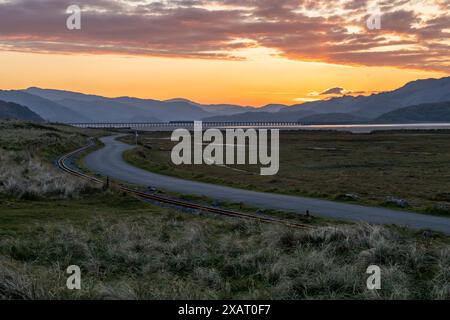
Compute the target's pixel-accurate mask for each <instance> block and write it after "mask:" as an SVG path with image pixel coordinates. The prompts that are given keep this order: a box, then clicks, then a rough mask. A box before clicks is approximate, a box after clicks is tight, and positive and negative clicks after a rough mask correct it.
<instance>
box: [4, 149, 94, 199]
mask: <svg viewBox="0 0 450 320" xmlns="http://www.w3.org/2000/svg"><path fill="white" fill-rule="evenodd" d="M0 163H1V166H0V194H3V195H6V196H13V197H18V198H25V199H36V198H39V197H58V198H61V197H62V198H68V197H78V196H79V195H80V194H81V193H86V192H88V191H90V190H92V189H93V187H92V186H91V185H90V184H89V183H88V182H86V181H83V180H80V179H76V178H73V177H70V176H68V175H67V174H64V173H62V172H60V171H58V169H56V168H55V167H54V166H51V165H49V164H47V163H44V162H41V161H40V160H38V159H36V158H34V157H32V156H31V155H30V154H29V153H25V152H11V151H6V150H3V149H0Z"/></svg>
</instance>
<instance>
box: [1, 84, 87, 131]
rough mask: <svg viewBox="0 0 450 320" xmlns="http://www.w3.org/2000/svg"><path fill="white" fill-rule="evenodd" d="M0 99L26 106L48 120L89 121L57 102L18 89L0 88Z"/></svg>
mask: <svg viewBox="0 0 450 320" xmlns="http://www.w3.org/2000/svg"><path fill="white" fill-rule="evenodd" d="M0 100H3V101H7V102H14V103H17V104H20V105H24V106H27V108H28V109H30V110H31V111H33V112H34V113H36V114H38V115H39V116H40V117H41V118H43V119H45V120H47V121H50V122H62V123H68V122H89V121H90V119H89V118H88V117H86V116H84V115H82V114H80V113H78V112H74V111H72V110H70V109H68V108H66V107H64V106H62V105H60V104H58V103H55V102H53V101H50V100H47V99H45V98H42V97H39V96H36V95H33V94H29V93H27V92H23V91H20V90H10V91H6V90H0Z"/></svg>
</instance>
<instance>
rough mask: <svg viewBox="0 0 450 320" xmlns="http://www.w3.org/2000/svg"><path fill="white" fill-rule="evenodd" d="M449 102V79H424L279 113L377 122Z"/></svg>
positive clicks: (296, 107)
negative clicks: (410, 109)
mask: <svg viewBox="0 0 450 320" xmlns="http://www.w3.org/2000/svg"><path fill="white" fill-rule="evenodd" d="M445 101H450V77H446V78H441V79H425V80H417V81H413V82H410V83H407V84H406V85H405V86H403V87H401V88H399V89H396V90H393V91H389V92H383V93H379V94H372V95H370V96H358V97H353V96H344V97H339V98H333V99H330V100H325V101H315V102H308V103H303V104H300V105H294V106H291V107H288V108H284V109H283V110H282V111H281V112H296V111H299V110H314V111H315V112H316V113H351V114H353V115H355V116H359V117H363V118H371V119H374V118H377V117H379V116H381V115H382V114H384V113H387V112H390V111H394V110H397V109H400V108H403V107H408V106H412V105H418V104H423V103H435V102H445Z"/></svg>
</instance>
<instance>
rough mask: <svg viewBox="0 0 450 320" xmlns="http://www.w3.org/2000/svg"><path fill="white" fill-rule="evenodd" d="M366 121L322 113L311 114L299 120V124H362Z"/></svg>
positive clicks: (351, 116)
mask: <svg viewBox="0 0 450 320" xmlns="http://www.w3.org/2000/svg"><path fill="white" fill-rule="evenodd" d="M366 121H367V119H365V118H361V117H358V116H355V115H352V114H349V113H322V114H313V115H311V116H307V117H304V118H301V119H299V122H301V123H303V124H349V123H362V122H366Z"/></svg>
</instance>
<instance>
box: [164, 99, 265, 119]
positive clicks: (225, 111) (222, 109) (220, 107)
mask: <svg viewBox="0 0 450 320" xmlns="http://www.w3.org/2000/svg"><path fill="white" fill-rule="evenodd" d="M180 101H181V102H186V103H189V104H191V105H194V106H197V107H199V108H201V109H202V110H204V111H206V112H209V113H213V114H215V115H222V116H227V115H233V114H238V113H244V112H251V111H255V110H258V108H255V107H250V106H239V105H235V104H200V103H197V102H194V101H191V100H188V99H183V98H176V99H170V100H165V102H180Z"/></svg>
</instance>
